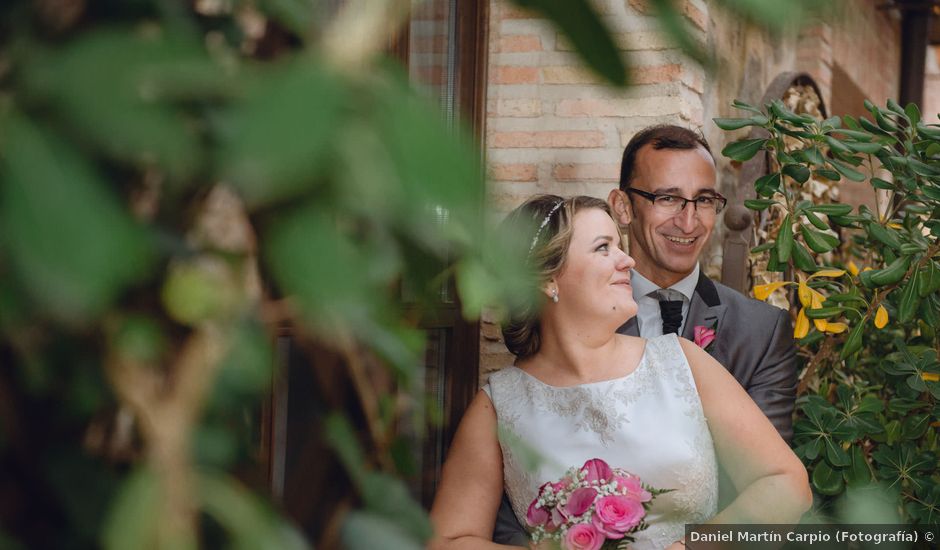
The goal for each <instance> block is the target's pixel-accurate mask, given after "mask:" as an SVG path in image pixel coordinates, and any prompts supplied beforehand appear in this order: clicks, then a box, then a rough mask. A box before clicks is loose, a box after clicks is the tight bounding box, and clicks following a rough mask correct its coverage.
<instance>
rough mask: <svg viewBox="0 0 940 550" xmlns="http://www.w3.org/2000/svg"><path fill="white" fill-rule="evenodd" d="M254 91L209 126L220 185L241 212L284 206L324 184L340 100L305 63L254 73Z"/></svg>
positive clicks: (337, 89) (328, 79) (337, 87)
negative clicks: (239, 200) (241, 204)
mask: <svg viewBox="0 0 940 550" xmlns="http://www.w3.org/2000/svg"><path fill="white" fill-rule="evenodd" d="M253 82H254V86H252V87H251V88H250V90H249V91H248V93H247V94H246V96H245V97H244V98H243V99H241V100H239V101H238V102H235V103H233V104H232V105H230V106H229V107H228V108H227V109H225V110H224V111H223V112H222V113H221V114H220V116H218V117H217V118H216V129H217V133H218V136H219V139H220V142H221V143H220V152H219V156H218V158H217V159H216V162H217V167H218V170H219V171H220V173H221V174H222V177H223V178H225V179H226V180H228V181H230V182H232V183H233V184H234V185H235V186H236V187H237V188H238V190H239V191H240V192H241V194H242V196H243V197H244V199H245V201H246V202H247V203H248V205H249V207H257V206H262V205H268V204H271V203H274V202H278V201H283V200H287V199H291V198H294V197H296V196H297V195H299V194H301V193H302V192H304V191H306V190H309V189H311V188H312V187H314V186H315V185H316V184H317V183H319V182H320V180H321V179H322V178H323V177H324V176H325V174H324V172H323V170H324V167H325V164H324V163H325V161H326V160H327V159H329V158H330V154H331V149H332V142H333V140H334V139H335V135H336V132H337V131H338V129H339V127H341V124H342V114H343V113H342V109H343V105H344V102H345V96H346V94H347V93H348V90H346V88H345V86H344V84H343V82H342V81H341V80H340V78H339V77H338V76H337V75H335V74H333V73H331V72H330V71H328V70H326V69H324V68H323V67H321V66H320V65H318V64H317V63H315V62H314V61H311V60H309V59H306V58H305V59H292V60H289V61H282V62H280V64H278V65H277V66H275V67H274V68H271V69H269V70H265V71H262V70H261V69H257V73H256V74H255V78H254V79H253Z"/></svg>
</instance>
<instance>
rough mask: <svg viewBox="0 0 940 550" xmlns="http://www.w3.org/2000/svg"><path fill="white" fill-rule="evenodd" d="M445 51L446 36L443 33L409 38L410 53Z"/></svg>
mask: <svg viewBox="0 0 940 550" xmlns="http://www.w3.org/2000/svg"><path fill="white" fill-rule="evenodd" d="M446 51H447V37H446V36H443V35H438V36H424V37H412V38H411V47H410V53H411V54H420V53H445V52H446Z"/></svg>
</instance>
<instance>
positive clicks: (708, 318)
mask: <svg viewBox="0 0 940 550" xmlns="http://www.w3.org/2000/svg"><path fill="white" fill-rule="evenodd" d="M727 307H728V306H726V305H723V304H722V303H721V300H720V299H719V298H718V289H717V288H715V283H714V282H712V280H711V279H709V278H708V277H706V276H705V273H704V272H701V273H699V277H698V283H697V284H696V285H695V293H694V294H693V295H692V301H691V302H690V303H689V318H688V321H687V322H686V324H685V328H684V329H683V330H682V336H683V338H686V339H688V340H692V341H694V340H695V327H697V326H704V327H706V328H712V327H715V332H716V333H720V328H721V321H722V318H723V317H724V315H725V310H726V309H727ZM720 344H721V339H720V338H719V339H717V340H715V345H714V346H712V351H711V354H712V356H715V354H716V352H717V351H718V349H719V347H720Z"/></svg>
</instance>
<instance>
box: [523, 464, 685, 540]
mask: <svg viewBox="0 0 940 550" xmlns="http://www.w3.org/2000/svg"><path fill="white" fill-rule="evenodd" d="M666 492H668V490H660V489H653V488H651V487H648V486H646V485H644V484H643V483H642V482H641V481H640V478H639V477H637V476H635V475H633V474H631V473H629V472H626V471H624V470H622V469H620V468H611V467H610V466H608V465H607V463H606V462H604V461H603V460H601V459H599V458H592V459H591V460H588V461H587V462H585V463H584V465H583V466H581V467H580V468H571V469H569V470H568V471H567V472H566V473H565V475H564V477H562V478H561V479H560V480H559V481H555V482H551V481H549V482H548V483H545V484H544V485H542V486H541V487H539V492H538V496H536V497H535V500H533V501H532V504H530V505H529V509H528V512H527V513H526V522H527V523H528V524H529V526H530V527H532V528H533V531H532V535H531V536H532V540H533V542H535V543H539V542H541V541H543V540H550V541H555V542H556V543H557V544H558V545H560V546H561V548H563V549H564V550H598V549H599V548H602V547H606V548H626V545H627V543H629V542H633V537H632V536H631V535H632V534H633V533H636V532H637V531H641V530H643V529H646V527H647V526H646V523H644V522H643V519H644V518H645V517H646V512H647V510H649V507H650V505H651V504H652V501H653V498H654V497H655V496H657V495H660V494H662V493H666ZM605 544H606V546H605Z"/></svg>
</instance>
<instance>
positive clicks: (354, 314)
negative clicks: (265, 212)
mask: <svg viewBox="0 0 940 550" xmlns="http://www.w3.org/2000/svg"><path fill="white" fill-rule="evenodd" d="M341 223H342V220H339V219H337V218H336V216H334V215H332V214H331V213H329V212H326V211H323V210H321V209H319V208H317V207H316V206H313V205H303V206H301V207H299V208H294V209H292V210H291V211H287V212H284V214H282V215H281V216H279V217H278V219H276V220H273V222H272V223H271V225H270V227H269V228H265V231H264V233H263V238H264V246H263V249H266V251H267V252H266V256H265V260H266V261H267V263H268V264H269V265H270V268H271V273H272V275H273V276H274V278H275V280H276V281H277V282H278V283H279V285H280V287H281V290H282V291H283V292H284V293H285V294H286V295H288V296H294V297H296V299H297V302H298V306H300V307H301V308H302V311H303V313H304V316H305V317H306V318H307V319H309V320H310V321H311V322H312V323H313V324H314V326H317V327H320V328H322V329H323V330H327V329H329V328H331V327H334V328H340V329H341V328H342V327H343V326H344V325H352V324H354V323H355V322H357V321H361V320H363V319H365V318H368V317H372V316H379V315H380V313H381V311H382V310H383V309H385V308H388V307H390V304H389V302H388V297H387V292H386V291H385V289H382V288H376V287H375V286H373V285H372V284H371V282H370V281H369V279H368V275H367V272H366V271H365V270H364V269H363V267H364V266H365V265H367V260H366V259H365V258H363V257H362V252H361V250H360V249H359V246H358V245H357V243H356V242H355V241H354V240H353V239H352V238H351V236H350V235H349V234H348V233H347V232H345V231H342V230H341V228H340V227H339V226H340V224H341ZM336 323H342V324H343V325H340V326H337V325H336Z"/></svg>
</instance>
